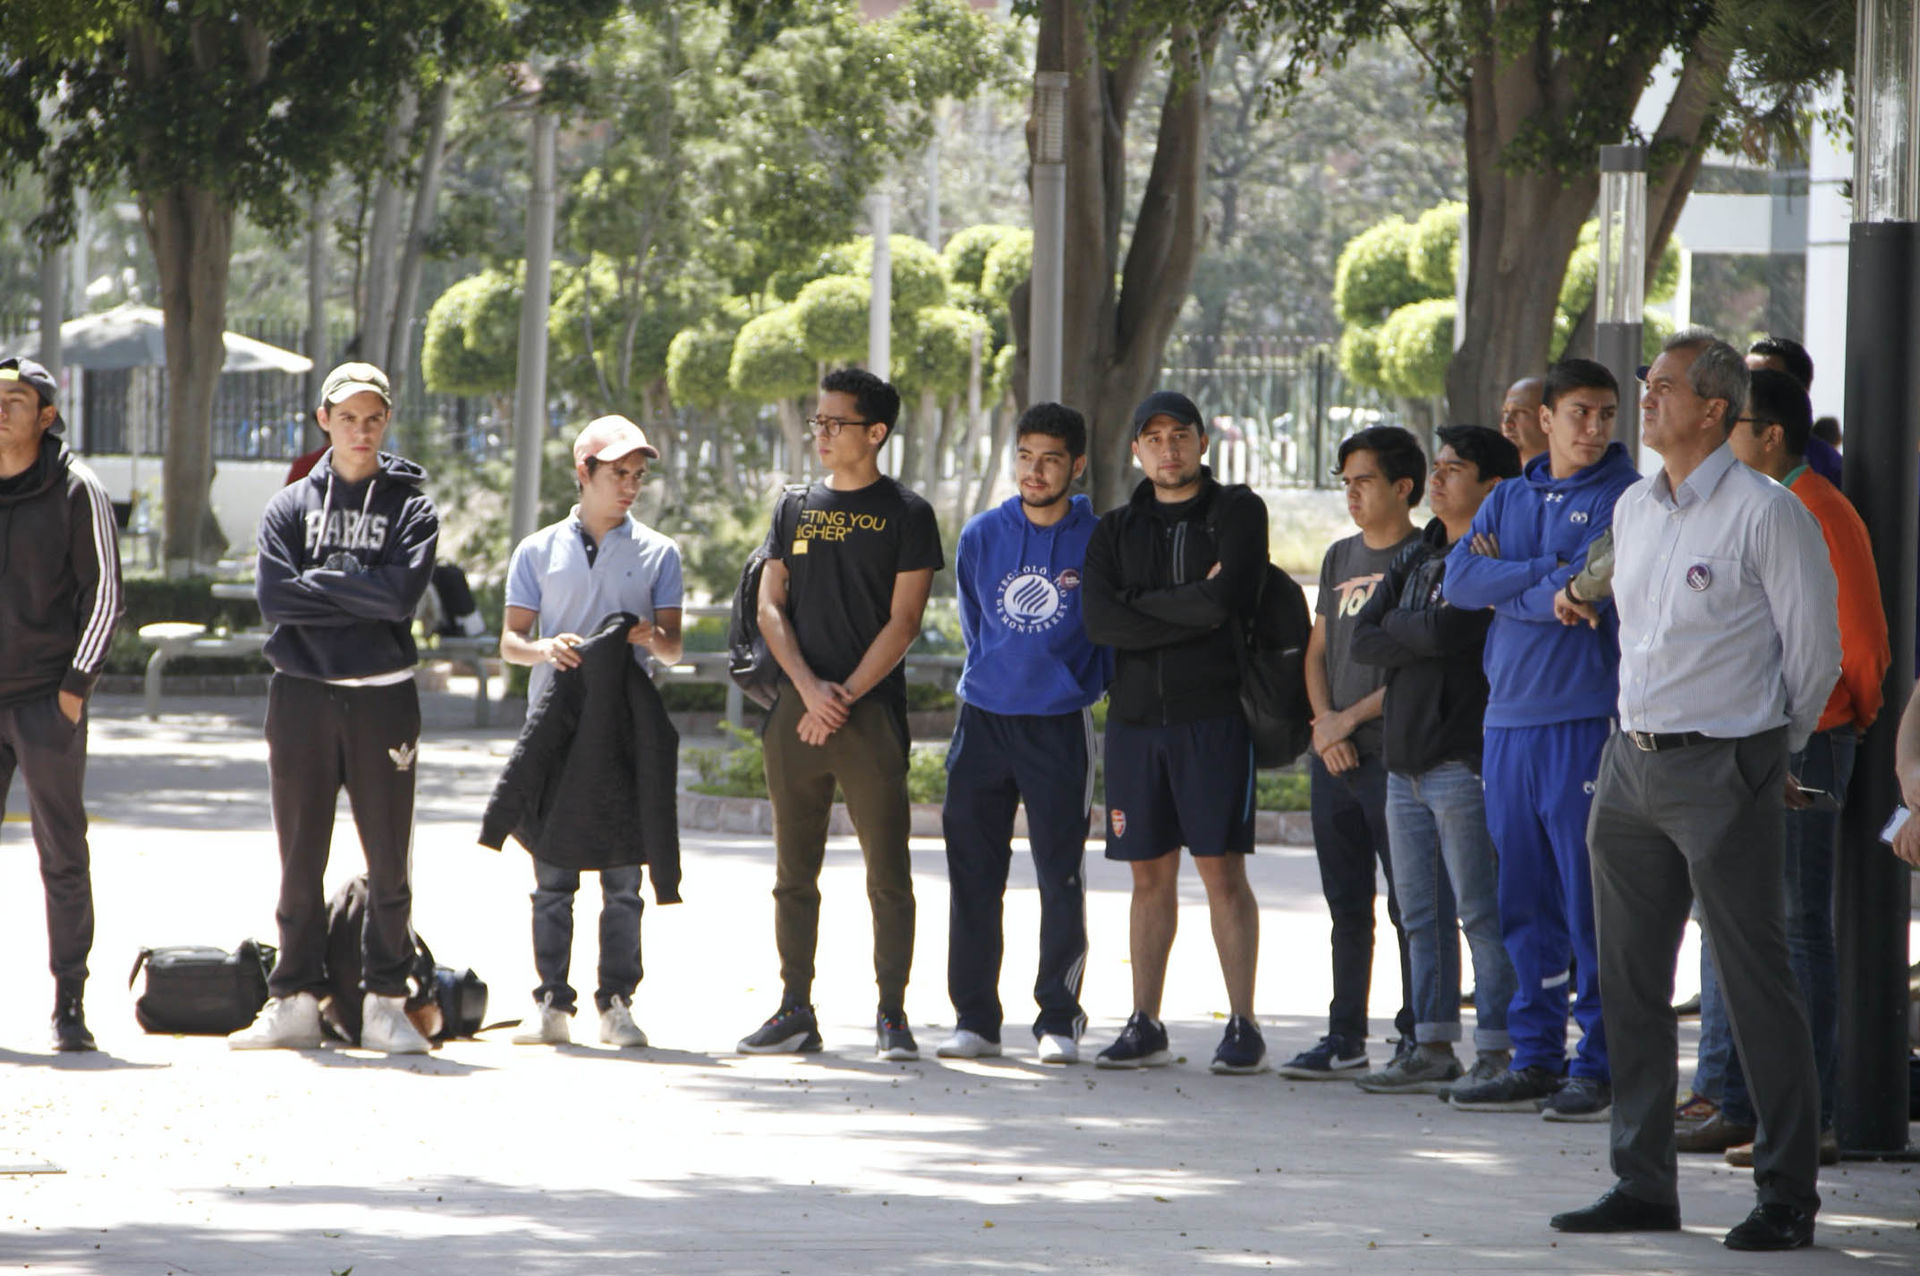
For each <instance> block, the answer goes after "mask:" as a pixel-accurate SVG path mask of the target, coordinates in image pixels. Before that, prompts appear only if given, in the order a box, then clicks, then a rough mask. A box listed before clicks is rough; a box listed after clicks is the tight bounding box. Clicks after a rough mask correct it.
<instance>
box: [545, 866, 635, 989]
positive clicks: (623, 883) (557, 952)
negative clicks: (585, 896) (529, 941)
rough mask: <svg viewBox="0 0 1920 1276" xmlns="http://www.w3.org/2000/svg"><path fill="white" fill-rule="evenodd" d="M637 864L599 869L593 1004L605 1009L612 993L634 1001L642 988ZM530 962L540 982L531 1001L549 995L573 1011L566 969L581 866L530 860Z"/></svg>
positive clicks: (571, 961)
mask: <svg viewBox="0 0 1920 1276" xmlns="http://www.w3.org/2000/svg"><path fill="white" fill-rule="evenodd" d="M640 876H641V867H640V865H638V864H631V865H628V866H626V867H623V868H603V869H601V870H600V972H599V974H600V986H599V988H598V989H596V990H595V992H594V994H593V1002H594V1005H595V1006H597V1007H598V1008H599V1009H601V1010H605V1009H606V1008H607V1007H608V1006H611V1005H612V1004H613V999H614V998H615V997H624V998H626V999H627V1001H629V1002H631V1001H632V1000H633V990H634V989H635V988H638V987H639V986H640V973H641V972H640V911H641V909H642V908H643V907H645V905H643V904H642V903H641V901H640ZM533 885H534V890H533V965H534V968H535V969H536V970H538V971H539V972H540V986H539V987H538V988H535V989H534V990H533V999H534V1000H535V1001H540V1000H542V999H544V998H546V997H548V996H551V997H552V998H553V1007H554V1009H555V1010H564V1011H566V1012H567V1013H568V1014H572V1013H573V1012H574V1009H575V1006H576V1004H577V1001H576V998H575V995H574V991H573V985H572V984H570V983H568V982H567V971H568V969H569V967H571V965H572V964H573V897H574V895H576V894H577V893H578V892H579V890H580V870H579V869H574V868H562V867H560V866H559V865H558V864H549V863H547V861H545V860H543V859H535V860H534V861H533Z"/></svg>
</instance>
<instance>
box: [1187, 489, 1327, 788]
mask: <svg viewBox="0 0 1920 1276" xmlns="http://www.w3.org/2000/svg"><path fill="white" fill-rule="evenodd" d="M1218 508H1219V501H1218V500H1215V502H1214V504H1213V508H1212V509H1210V510H1209V511H1208V517H1207V523H1208V528H1207V530H1208V531H1209V532H1211V533H1212V534H1213V538H1214V543H1215V544H1216V545H1217V544H1218V543H1219V540H1220V535H1219V531H1218V528H1217V527H1216V526H1215V525H1214V520H1213V510H1217V509H1218ZM1233 623H1235V624H1237V625H1238V626H1239V627H1240V641H1239V642H1237V643H1235V644H1234V649H1233V650H1234V658H1235V659H1236V660H1237V661H1238V663H1239V665H1240V709H1241V712H1242V713H1243V714H1244V715H1245V716H1246V719H1247V734H1248V735H1249V736H1250V737H1251V738H1252V740H1253V763H1254V765H1255V766H1256V767H1259V768H1261V769H1263V770H1264V769H1269V768H1273V767H1284V766H1291V765H1293V762H1294V760H1295V759H1296V758H1298V757H1299V756H1300V755H1301V754H1302V753H1305V752H1306V751H1307V746H1308V745H1309V744H1311V743H1312V742H1313V705H1312V702H1311V701H1309V700H1308V699H1307V639H1308V637H1309V636H1311V634H1312V632H1313V616H1312V614H1311V613H1310V612H1309V611H1308V610H1307V595H1306V591H1305V590H1303V589H1301V588H1300V582H1298V581H1296V580H1295V579H1294V578H1293V577H1291V576H1289V575H1287V573H1285V572H1283V571H1281V570H1280V569H1279V568H1278V567H1275V566H1274V565H1273V564H1272V563H1271V562H1269V563H1267V564H1266V570H1265V571H1264V572H1263V573H1262V574H1261V577H1260V589H1259V592H1258V593H1257V594H1256V595H1255V597H1254V603H1253V611H1252V612H1251V614H1248V615H1244V616H1238V617H1235V619H1234V622H1233Z"/></svg>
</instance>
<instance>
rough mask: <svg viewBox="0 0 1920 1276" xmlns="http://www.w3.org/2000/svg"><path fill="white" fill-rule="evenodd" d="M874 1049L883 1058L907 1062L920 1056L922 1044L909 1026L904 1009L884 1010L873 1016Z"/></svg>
mask: <svg viewBox="0 0 1920 1276" xmlns="http://www.w3.org/2000/svg"><path fill="white" fill-rule="evenodd" d="M873 1050H874V1053H875V1054H877V1055H879V1056H880V1057H881V1058H882V1059H893V1060H896V1061H898V1062H902V1063H904V1062H906V1061H908V1060H910V1059H918V1058H919V1057H920V1045H919V1043H918V1042H916V1041H915V1040H914V1039H913V1030H912V1029H910V1028H908V1027H907V1015H906V1012H905V1011H903V1010H882V1011H880V1012H879V1013H878V1014H876V1015H875V1016H874V1017H873Z"/></svg>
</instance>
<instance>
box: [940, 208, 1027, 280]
mask: <svg viewBox="0 0 1920 1276" xmlns="http://www.w3.org/2000/svg"><path fill="white" fill-rule="evenodd" d="M1021 233H1022V232H1021V230H1020V228H1019V227H1018V226H1002V225H998V224H996V223H991V222H989V223H987V224H985V225H981V226H968V227H967V228H966V229H964V230H959V231H955V232H954V234H953V237H952V238H950V239H948V240H947V246H946V247H945V248H942V249H941V250H940V256H941V257H942V258H943V259H944V260H945V261H946V263H947V277H948V278H950V279H952V280H953V282H954V283H956V284H961V285H964V286H966V287H968V288H972V289H974V290H976V291H978V290H979V289H980V287H981V279H982V277H983V276H984V275H985V274H986V272H987V256H988V254H990V253H991V252H992V251H993V250H994V249H995V248H996V247H997V246H998V245H999V244H1000V241H1002V240H1003V239H1006V238H1007V237H1008V236H1009V235H1018V234H1021ZM1026 233H1027V235H1028V239H1029V242H1031V239H1032V232H1026Z"/></svg>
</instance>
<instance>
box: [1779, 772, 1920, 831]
mask: <svg viewBox="0 0 1920 1276" xmlns="http://www.w3.org/2000/svg"><path fill="white" fill-rule="evenodd" d="M1785 796H1786V802H1787V809H1788V810H1789V811H1804V810H1806V809H1807V808H1808V807H1810V806H1812V805H1813V799H1812V798H1810V797H1808V796H1807V795H1806V794H1804V793H1802V792H1801V791H1800V780H1799V777H1797V776H1796V775H1794V773H1793V772H1791V771H1789V772H1787V783H1786V792H1785ZM1911 822H1912V821H1908V823H1911ZM1902 831H1903V832H1904V830H1902Z"/></svg>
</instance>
